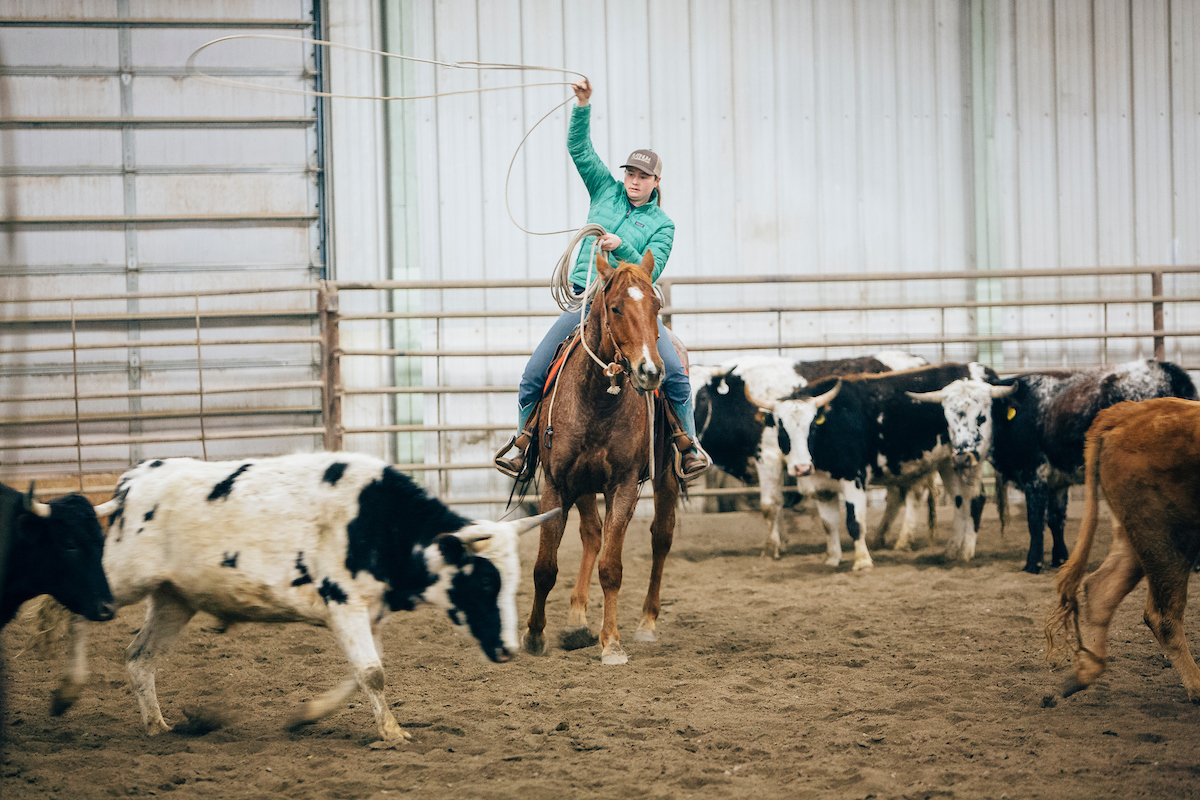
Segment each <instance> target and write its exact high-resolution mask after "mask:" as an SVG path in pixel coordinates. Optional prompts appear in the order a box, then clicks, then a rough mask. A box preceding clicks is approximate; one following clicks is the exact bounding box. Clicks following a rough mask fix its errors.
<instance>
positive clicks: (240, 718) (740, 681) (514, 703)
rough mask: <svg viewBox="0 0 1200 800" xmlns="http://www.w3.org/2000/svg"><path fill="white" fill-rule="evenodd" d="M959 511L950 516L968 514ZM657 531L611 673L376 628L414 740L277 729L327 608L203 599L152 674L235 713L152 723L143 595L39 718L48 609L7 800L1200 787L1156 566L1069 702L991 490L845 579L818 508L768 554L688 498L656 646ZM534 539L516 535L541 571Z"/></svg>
mask: <svg viewBox="0 0 1200 800" xmlns="http://www.w3.org/2000/svg"><path fill="white" fill-rule="evenodd" d="M1077 506H1078V504H1077V503H1076V504H1074V506H1073V508H1072V512H1073V515H1072V523H1071V525H1070V527H1069V529H1068V530H1069V537H1070V539H1071V540H1072V541H1073V538H1074V531H1075V529H1076V528H1077V526H1078V521H1077V518H1076V517H1075V513H1076V512H1077V510H1078V509H1077ZM1016 511H1017V512H1018V513H1020V512H1021V509H1020V508H1018V509H1016ZM875 512H876V513H878V511H877V510H875ZM941 517H942V519H941V529H942V535H943V536H944V535H945V532H946V529H947V526H948V522H949V517H950V510H949V509H948V508H945V507H943V509H942V515H941ZM1101 529H1102V532H1103V534H1104V538H1102V539H1101V541H1100V542H1099V546H1098V547H1097V548H1096V549H1095V550H1094V552H1093V561H1094V563H1098V562H1099V560H1100V558H1102V557H1103V555H1104V554H1105V553H1106V552H1107V549H1108V543H1107V524H1102V526H1101ZM648 538H649V532H648V521H644V520H636V521H635V522H634V524H633V527H632V528H631V531H630V535H629V538H628V542H627V548H626V559H625V591H624V592H623V593H622V596H621V619H622V623H623V626H622V630H623V633H624V641H625V643H626V648H627V649H628V650H629V653H630V657H631V658H630V662H629V664H628V665H626V666H625V667H603V666H601V665H600V663H599V660H598V659H599V649H598V648H590V649H586V650H579V651H575V652H563V651H554V652H552V653H551V654H550V655H549V656H547V657H544V658H534V657H530V656H524V655H523V656H521V657H520V658H518V659H517V660H515V661H514V662H512V663H510V664H505V665H494V664H490V663H487V662H485V661H484V660H483V658H482V656H481V655H480V654H479V651H478V650H477V649H476V648H475V647H474V645H473V643H469V642H467V641H466V640H464V639H461V638H459V637H457V636H456V635H455V634H454V633H453V632H452V630H451V627H450V625H449V624H448V623H447V622H446V620H445V619H444V618H443V617H442V616H441V615H440V614H439V613H436V612H434V611H433V610H431V609H425V610H422V611H418V612H415V613H411V614H400V615H396V616H394V617H393V618H392V620H391V622H390V623H389V625H388V628H387V630H386V634H385V643H386V647H387V653H386V655H385V658H384V664H385V666H386V667H387V670H388V698H389V701H390V702H391V703H392V704H393V706H394V712H395V714H396V717H397V718H398V720H399V721H400V723H401V725H403V726H405V727H406V729H407V730H408V731H410V732H411V733H412V735H413V741H412V742H411V743H410V744H408V745H406V746H404V747H402V748H401V749H398V750H372V749H370V748H369V747H368V745H369V743H370V742H371V741H372V740H373V739H374V738H375V733H374V726H373V723H372V719H371V714H370V711H369V709H368V708H367V707H366V706H365V705H362V704H361V703H360V702H359V701H358V700H355V701H352V702H351V703H350V704H349V707H347V708H346V709H345V710H344V711H341V712H340V713H337V714H335V715H333V716H331V717H329V718H327V719H326V720H324V721H322V722H321V723H318V724H316V725H314V726H312V727H310V728H308V729H306V730H303V731H301V732H299V733H295V734H292V733H287V732H285V731H284V730H283V729H282V726H283V723H284V721H285V720H286V718H287V716H288V714H289V712H290V711H291V710H292V709H293V708H295V707H296V706H297V705H298V704H299V703H300V702H301V701H303V700H305V699H308V698H310V697H312V696H313V695H314V694H315V693H317V692H319V691H323V690H325V689H327V688H329V687H330V686H332V685H333V684H334V683H335V682H336V681H337V680H338V679H339V678H340V677H341V675H342V674H343V669H344V661H343V658H342V656H341V655H340V654H339V653H338V651H337V648H336V647H335V645H334V643H333V640H332V638H331V637H330V635H329V633H328V632H327V631H325V630H323V629H313V628H308V627H302V626H287V627H267V626H255V625H248V626H242V627H240V628H234V629H233V630H231V631H229V632H227V633H224V634H218V633H214V632H211V631H209V630H206V629H205V628H206V627H207V626H208V625H209V624H211V622H212V620H211V618H208V617H203V616H202V617H200V618H198V619H197V620H194V621H193V622H192V624H191V625H190V626H189V627H188V629H187V630H186V631H185V632H184V634H183V636H182V637H181V640H180V642H179V644H178V645H177V646H176V647H175V649H174V651H173V653H172V654H171V656H170V657H169V658H168V659H167V662H166V663H165V664H164V667H163V668H162V669H161V670H160V671H159V679H158V685H159V695H160V698H161V699H162V703H163V710H164V713H165V714H166V716H167V719H168V721H170V722H172V723H178V722H182V721H183V720H184V719H185V716H184V713H183V712H184V709H192V708H196V707H206V708H209V709H213V708H216V709H223V713H224V715H225V718H226V720H225V724H224V726H223V727H221V728H220V729H219V730H216V731H213V732H210V733H208V734H206V735H202V736H184V735H180V734H177V733H171V734H167V735H164V736H160V737H156V738H154V739H148V738H147V737H146V736H145V735H144V734H143V733H142V730H141V726H140V721H139V717H138V712H137V705H136V703H135V701H134V699H133V697H132V696H131V694H130V692H129V691H128V689H127V688H126V684H125V677H124V668H123V666H122V662H121V656H122V652H123V649H124V647H125V645H126V644H127V643H128V642H129V641H130V639H131V638H132V636H133V634H134V633H135V632H136V630H137V628H138V626H139V623H140V614H141V611H140V608H139V607H131V608H127V609H125V610H124V611H122V612H121V614H120V615H119V616H118V618H117V620H116V621H114V622H112V623H108V624H107V625H103V626H94V637H95V638H94V640H93V646H92V654H93V656H92V668H93V681H92V683H91V685H90V686H89V687H88V690H87V691H86V693H85V696H84V698H83V700H81V702H80V703H79V704H78V705H77V706H76V707H75V708H74V709H72V710H71V711H70V712H69V713H68V714H67V715H66V716H65V717H62V718H59V719H51V718H49V717H48V715H47V708H48V706H49V698H50V692H51V689H52V687H53V683H54V674H55V670H56V666H55V665H54V664H52V663H50V662H48V661H43V660H42V659H41V658H39V657H38V656H37V655H35V654H33V653H31V652H25V653H19V651H20V650H21V648H22V647H23V645H24V640H25V637H26V636H27V634H28V633H29V632H30V627H29V625H28V623H27V622H25V621H21V622H19V623H14V624H12V625H10V626H9V627H8V628H7V629H6V630H5V631H4V634H3V648H4V652H5V654H6V656H7V659H8V660H7V664H8V667H7V677H6V683H7V699H8V710H7V711H6V712H5V723H6V725H7V729H8V735H9V741H8V744H7V750H6V752H5V754H4V757H3V766H2V768H0V795H3V797H4V798H5V799H6V800H24V799H25V798H39V799H41V798H63V800H76V799H82V798H107V797H125V796H135V797H143V796H148V795H154V796H160V797H161V796H163V795H171V796H172V797H188V796H196V797H213V798H264V797H280V798H289V800H299V798H368V797H369V798H383V797H395V796H397V795H414V796H417V797H422V796H423V797H472V798H474V797H482V798H505V797H522V798H547V799H549V798H565V797H577V796H603V797H607V798H613V797H617V798H621V797H628V798H634V797H661V798H675V797H755V798H767V797H785V796H786V797H836V798H841V797H845V798H869V797H877V798H893V797H902V798H929V797H972V798H974V797H989V798H1004V797H1009V798H1024V797H1049V798H1094V797H1101V796H1115V797H1152V798H1170V797H1189V796H1191V797H1195V796H1197V795H1198V794H1200V788H1197V787H1198V786H1200V783H1198V779H1200V736H1198V735H1197V729H1198V723H1200V707H1196V706H1193V705H1191V704H1189V703H1188V702H1187V697H1186V694H1185V693H1184V690H1183V688H1182V685H1181V684H1180V680H1179V676H1178V675H1177V674H1176V673H1175V671H1174V670H1173V669H1171V668H1170V666H1169V664H1168V662H1167V661H1166V659H1165V658H1164V657H1163V656H1162V655H1161V653H1160V651H1159V649H1158V647H1157V644H1156V643H1155V642H1154V640H1153V637H1152V636H1151V635H1150V633H1149V631H1148V630H1147V629H1146V628H1145V626H1144V625H1143V624H1142V622H1141V613H1142V604H1143V603H1144V600H1145V587H1144V585H1143V586H1141V587H1139V588H1138V589H1136V590H1135V591H1134V592H1133V594H1132V595H1131V596H1130V597H1129V598H1128V599H1127V600H1126V602H1125V603H1124V604H1123V605H1122V607H1121V609H1120V611H1119V613H1118V616H1117V619H1116V622H1115V624H1114V628H1113V636H1112V641H1113V645H1112V651H1111V656H1112V658H1111V670H1110V672H1109V673H1108V674H1107V675H1106V676H1105V677H1104V678H1103V679H1102V680H1101V682H1100V683H1099V684H1098V685H1096V686H1094V687H1093V688H1091V689H1089V690H1088V691H1086V692H1083V693H1082V694H1079V695H1076V696H1075V697H1072V698H1070V699H1069V700H1063V699H1062V698H1061V697H1058V698H1057V699H1055V696H1056V695H1057V687H1058V686H1059V684H1060V682H1061V680H1062V677H1063V671H1062V670H1061V669H1059V670H1056V671H1052V670H1051V668H1050V667H1049V666H1048V665H1047V663H1046V660H1045V653H1044V649H1043V648H1044V644H1043V638H1042V623H1043V619H1044V616H1045V613H1046V610H1047V608H1048V607H1049V605H1050V602H1051V590H1052V583H1053V575H1052V574H1045V575H1041V576H1031V575H1026V574H1025V573H1023V572H1021V571H1020V566H1021V564H1022V563H1023V553H1024V547H1025V542H1026V541H1027V540H1026V538H1025V536H1024V535H1022V533H1020V532H1019V531H1018V530H1017V526H1012V527H1010V528H1009V531H1008V534H1007V538H1006V539H1003V540H1002V539H1001V538H1000V534H999V525H998V523H997V521H996V519H995V510H994V508H992V507H990V506H989V507H988V510H987V516H986V517H985V524H984V529H983V531H982V533H981V537H980V548H979V550H980V555H979V556H978V557H977V558H976V560H975V561H974V562H973V563H972V564H971V565H970V566H966V567H963V566H946V565H944V564H942V563H941V562H940V559H939V558H938V555H937V553H938V549H937V548H936V547H934V548H926V549H924V550H921V551H919V552H915V553H892V552H890V551H883V552H880V553H878V554H876V566H875V569H874V570H873V571H870V572H868V573H851V572H850V571H849V562H848V560H847V561H846V562H843V565H842V567H841V568H839V569H837V570H834V569H831V568H827V567H825V566H823V565H822V563H821V562H822V556H821V551H822V548H823V545H822V542H821V537H820V536H819V535H818V534H817V532H816V523H815V518H813V517H801V518H799V519H798V520H796V523H795V524H794V525H793V536H792V543H791V551H790V552H789V554H788V555H787V556H786V557H785V558H784V559H783V560H782V561H779V562H773V561H770V560H766V559H763V558H762V557H761V556H760V549H761V539H762V538H763V524H762V522H761V519H760V518H759V517H758V516H757V515H754V514H747V513H735V514H719V515H717V514H713V515H699V514H695V515H683V516H681V518H680V523H679V526H678V529H677V534H676V546H675V549H674V552H673V553H672V555H671V558H670V560H669V562H668V567H667V577H666V582H665V589H664V593H663V597H664V613H663V618H662V621H661V628H660V630H661V633H662V641H661V643H659V644H657V645H639V644H636V643H634V642H632V630H633V627H634V625H635V623H636V619H637V614H638V611H639V609H640V606H641V602H642V598H643V593H644V591H645V585H646V579H647V574H648V569H649V548H648ZM564 542H565V544H564V547H563V553H562V556H563V564H564V573H563V574H562V575H560V579H559V585H558V587H556V589H555V591H554V593H553V594H552V595H551V605H550V609H549V614H550V620H551V625H552V626H554V625H561V624H563V623H564V622H565V620H566V608H567V596H568V594H569V592H570V588H571V585H572V582H573V579H574V571H575V568H576V566H577V564H578V554H579V543H578V536H577V535H576V533H575V529H574V527H572V528H571V529H569V530H568V534H567V537H566V538H565V539H564ZM535 549H536V538H535V537H534V536H528V537H526V540H525V541H524V544H523V558H524V563H525V565H526V567H527V568H528V567H529V566H530V565H531V564H532V559H533V554H534V552H535ZM527 571H528V570H527ZM526 583H527V585H526V586H525V588H524V590H523V592H522V594H521V596H520V598H519V602H520V604H521V613H522V615H524V614H526V613H528V609H529V600H530V596H531V590H530V587H529V586H528V579H527V582H526ZM598 597H599V594H598V589H594V593H593V598H598ZM1195 616H1196V615H1195V614H1194V613H1192V612H1189V615H1188V617H1189V621H1190V627H1191V633H1192V636H1193V639H1194V637H1195V634H1196V629H1197V625H1196V619H1195ZM597 619H598V605H596V603H595V601H594V605H593V612H592V620H593V624H595V622H596V620H597Z"/></svg>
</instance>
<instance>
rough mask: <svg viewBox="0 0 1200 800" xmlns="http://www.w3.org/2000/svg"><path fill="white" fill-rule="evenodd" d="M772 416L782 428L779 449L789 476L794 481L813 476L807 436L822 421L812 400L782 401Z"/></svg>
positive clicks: (776, 405) (776, 406)
mask: <svg viewBox="0 0 1200 800" xmlns="http://www.w3.org/2000/svg"><path fill="white" fill-rule="evenodd" d="M773 412H774V414H775V424H776V425H778V426H779V431H778V434H779V449H780V450H781V451H782V452H783V458H784V463H785V464H786V465H787V471H788V474H789V475H791V476H792V477H794V478H802V477H804V476H805V475H811V474H812V471H813V463H812V453H810V452H809V449H808V433H809V431H810V430H812V426H813V423H815V422H816V420H818V419H820V417H821V414H820V413H819V411H818V409H817V405H816V403H815V402H814V401H813V398H811V397H810V398H807V399H803V400H780V401H779V402H778V403H776V404H775V406H774V409H773Z"/></svg>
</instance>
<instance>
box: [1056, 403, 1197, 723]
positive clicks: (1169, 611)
mask: <svg viewBox="0 0 1200 800" xmlns="http://www.w3.org/2000/svg"><path fill="white" fill-rule="evenodd" d="M1084 459H1085V471H1086V484H1085V495H1084V498H1085V499H1084V503H1085V508H1084V512H1083V521H1082V523H1081V524H1080V528H1079V538H1078V540H1077V541H1076V543H1075V550H1074V552H1072V553H1071V557H1070V559H1069V560H1068V561H1067V563H1066V564H1064V565H1063V567H1062V569H1061V570H1059V573H1058V592H1059V595H1060V600H1059V604H1058V607H1057V608H1055V609H1054V610H1053V611H1052V612H1051V613H1050V616H1049V618H1048V620H1047V623H1046V639H1047V642H1048V644H1049V647H1048V648H1047V652H1048V653H1052V652H1053V650H1054V638H1055V634H1057V633H1059V632H1062V631H1064V630H1065V631H1066V632H1067V636H1068V639H1070V637H1071V635H1072V634H1073V635H1074V638H1075V642H1074V659H1073V660H1074V675H1073V676H1071V677H1069V678H1067V680H1066V682H1065V684H1064V685H1063V697H1067V696H1070V695H1072V694H1074V693H1075V692H1077V691H1079V690H1080V689H1086V688H1087V687H1088V686H1090V685H1091V684H1092V683H1094V682H1095V681H1096V679H1097V678H1099V677H1100V675H1102V674H1103V673H1104V669H1105V666H1106V658H1105V655H1106V653H1107V651H1108V626H1109V623H1110V622H1111V621H1112V616H1113V613H1114V612H1115V611H1116V609H1117V606H1118V605H1119V604H1120V602H1121V600H1123V599H1124V598H1125V595H1127V594H1129V592H1130V591H1132V589H1133V587H1134V586H1136V585H1137V584H1138V582H1139V581H1141V579H1142V576H1143V575H1144V576H1146V580H1147V582H1148V583H1149V585H1150V592H1149V596H1148V597H1147V599H1146V611H1145V616H1144V619H1145V621H1146V624H1147V625H1148V626H1149V627H1150V630H1151V631H1153V632H1154V637H1155V638H1156V639H1158V643H1159V644H1160V645H1162V648H1163V650H1165V651H1166V653H1167V657H1168V658H1170V659H1171V664H1173V665H1174V667H1175V669H1176V670H1178V671H1179V674H1180V676H1182V678H1183V686H1184V688H1185V689H1187V693H1188V698H1189V699H1190V700H1192V702H1200V669H1197V667H1196V662H1195V660H1194V659H1193V658H1192V654H1191V653H1190V652H1189V651H1188V646H1187V640H1186V639H1184V635H1183V611H1184V608H1185V606H1186V605H1187V585H1188V577H1189V575H1190V574H1191V571H1192V566H1193V564H1195V562H1196V557H1197V555H1198V554H1200V402H1196V401H1194V400H1179V399H1176V398H1167V397H1164V398H1159V399H1155V400H1144V401H1142V402H1140V403H1120V404H1118V405H1115V406H1113V407H1112V408H1109V409H1106V410H1104V411H1101V412H1100V413H1099V414H1097V415H1096V420H1095V422H1093V423H1092V426H1091V428H1089V429H1088V433H1087V444H1086V445H1085V447H1084ZM1097 484H1099V486H1100V487H1102V488H1103V489H1104V496H1105V498H1107V500H1108V505H1109V508H1110V509H1111V510H1112V516H1113V533H1112V546H1111V548H1110V550H1109V553H1108V557H1107V558H1106V559H1104V563H1103V564H1101V565H1100V568H1099V569H1097V570H1096V572H1095V573H1093V574H1092V575H1091V576H1089V577H1088V579H1087V580H1086V581H1083V584H1082V586H1081V585H1080V580H1081V579H1082V578H1083V575H1084V573H1085V572H1086V571H1087V563H1088V553H1089V551H1090V550H1091V548H1092V539H1093V538H1094V536H1095V533H1096V516H1097V510H1098V506H1099V503H1100V496H1099V492H1098V491H1097Z"/></svg>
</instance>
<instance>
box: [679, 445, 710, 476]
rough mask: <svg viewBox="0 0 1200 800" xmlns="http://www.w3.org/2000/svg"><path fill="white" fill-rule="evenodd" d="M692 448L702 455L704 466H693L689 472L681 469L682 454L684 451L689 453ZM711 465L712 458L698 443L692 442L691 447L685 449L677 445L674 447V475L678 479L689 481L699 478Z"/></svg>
mask: <svg viewBox="0 0 1200 800" xmlns="http://www.w3.org/2000/svg"><path fill="white" fill-rule="evenodd" d="M688 438H690V437H688ZM693 450H694V451H695V452H696V453H699V454H700V455H701V456H703V457H704V466H703V467H699V468H693V469H692V471H691V472H684V471H683V454H684V453H685V452H687V453H691V452H692V451H693ZM711 466H712V458H711V457H710V456H709V455H708V453H706V452H705V451H704V448H703V447H701V446H700V445H699V444H693V445H692V447H690V448H688V449H687V450H686V451H681V450H680V449H679V448H678V447H676V448H675V475H676V476H677V477H678V478H679V480H681V481H683V482H684V483H690V482H691V481H693V480H695V479H696V478H699V477H700V476H701V475H703V474H704V473H705V472H707V471H708V468H709V467H711Z"/></svg>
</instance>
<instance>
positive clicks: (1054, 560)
mask: <svg viewBox="0 0 1200 800" xmlns="http://www.w3.org/2000/svg"><path fill="white" fill-rule="evenodd" d="M1065 563H1067V559H1066V558H1057V557H1056V558H1052V559H1050V566H1052V567H1054V568H1055V569H1057V568H1058V567H1061V566H1062V565H1063V564H1065Z"/></svg>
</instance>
